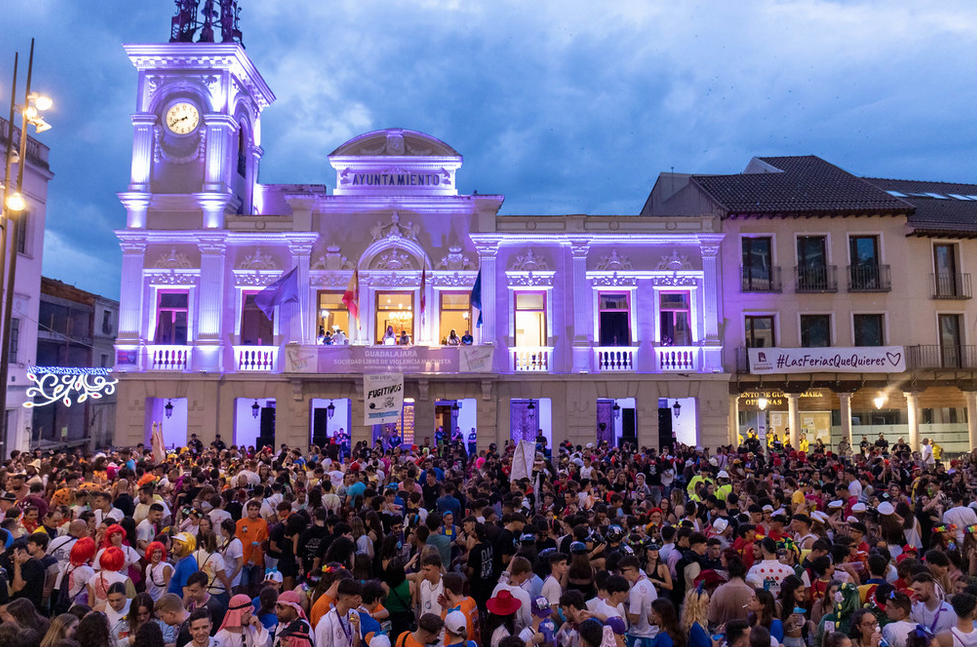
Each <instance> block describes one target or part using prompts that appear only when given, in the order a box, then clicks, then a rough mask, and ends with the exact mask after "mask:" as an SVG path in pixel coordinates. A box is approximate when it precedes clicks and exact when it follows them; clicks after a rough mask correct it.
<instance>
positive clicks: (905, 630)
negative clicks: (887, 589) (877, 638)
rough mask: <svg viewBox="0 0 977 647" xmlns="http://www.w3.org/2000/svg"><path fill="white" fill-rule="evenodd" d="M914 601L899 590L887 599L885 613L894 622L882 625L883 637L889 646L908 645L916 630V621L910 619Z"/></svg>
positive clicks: (903, 646)
mask: <svg viewBox="0 0 977 647" xmlns="http://www.w3.org/2000/svg"><path fill="white" fill-rule="evenodd" d="M911 613H912V601H911V600H910V599H909V596H908V595H906V594H905V593H903V592H901V591H898V592H893V593H892V594H891V595H889V599H888V600H886V601H885V614H886V615H887V616H888V617H889V620H891V621H892V622H890V623H888V624H887V625H885V626H884V627H882V637H883V638H885V640H886V642H888V643H889V647H906V641H907V640H908V639H909V634H911V633H912V632H913V631H915V630H916V623H915V622H912V621H911V620H909V615H910V614H911Z"/></svg>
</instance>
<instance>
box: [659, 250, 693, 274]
mask: <svg viewBox="0 0 977 647" xmlns="http://www.w3.org/2000/svg"><path fill="white" fill-rule="evenodd" d="M656 269H659V270H672V271H675V270H691V269H692V263H690V262H689V258H688V257H687V256H685V255H684V254H679V253H678V251H677V250H674V249H673V250H672V254H671V255H670V256H662V257H661V260H660V261H658V267H657V268H656Z"/></svg>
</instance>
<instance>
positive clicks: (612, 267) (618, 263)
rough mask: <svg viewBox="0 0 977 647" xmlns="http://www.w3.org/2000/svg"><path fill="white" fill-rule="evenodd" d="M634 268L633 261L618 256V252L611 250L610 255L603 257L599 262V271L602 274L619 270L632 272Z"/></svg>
mask: <svg viewBox="0 0 977 647" xmlns="http://www.w3.org/2000/svg"><path fill="white" fill-rule="evenodd" d="M632 269H634V267H633V266H632V265H631V259H629V258H628V257H626V256H618V255H617V250H611V253H610V255H608V256H601V257H600V260H599V261H597V270H598V271H601V272H608V271H618V270H625V271H627V270H632Z"/></svg>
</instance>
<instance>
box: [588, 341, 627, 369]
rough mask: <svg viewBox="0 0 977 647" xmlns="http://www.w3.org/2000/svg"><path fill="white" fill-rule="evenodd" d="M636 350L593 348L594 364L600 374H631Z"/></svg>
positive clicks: (617, 347) (606, 347) (609, 347)
mask: <svg viewBox="0 0 977 647" xmlns="http://www.w3.org/2000/svg"><path fill="white" fill-rule="evenodd" d="M636 350H637V349H635V348H632V347H631V346H595V347H594V364H596V366H597V370H598V371H599V372H601V373H633V372H634V360H635V355H637V353H636V352H635V351H636Z"/></svg>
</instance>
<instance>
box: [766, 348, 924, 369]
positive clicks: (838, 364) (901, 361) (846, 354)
mask: <svg viewBox="0 0 977 647" xmlns="http://www.w3.org/2000/svg"><path fill="white" fill-rule="evenodd" d="M749 350H750V373H753V374H756V375H764V374H769V373H902V372H903V371H905V370H906V352H905V349H904V348H903V347H902V346H859V347H855V348H830V347H829V348H751V349H749Z"/></svg>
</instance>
